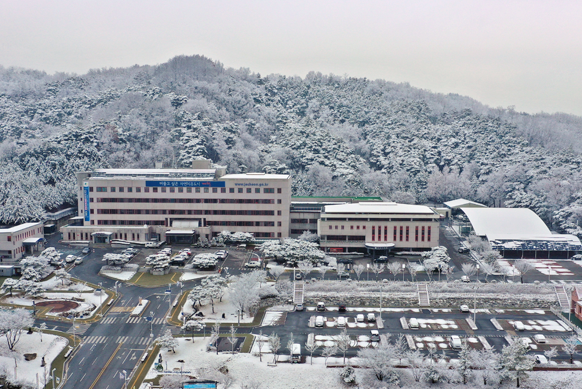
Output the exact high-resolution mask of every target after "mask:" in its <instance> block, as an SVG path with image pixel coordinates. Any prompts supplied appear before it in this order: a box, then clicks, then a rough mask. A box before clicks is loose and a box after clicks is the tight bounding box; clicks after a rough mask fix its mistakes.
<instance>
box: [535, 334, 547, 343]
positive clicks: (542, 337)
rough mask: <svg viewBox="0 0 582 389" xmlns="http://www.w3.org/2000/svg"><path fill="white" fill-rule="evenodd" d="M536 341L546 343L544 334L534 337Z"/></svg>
mask: <svg viewBox="0 0 582 389" xmlns="http://www.w3.org/2000/svg"><path fill="white" fill-rule="evenodd" d="M534 340H535V341H536V342H538V343H546V337H545V336H543V335H542V334H537V335H534Z"/></svg>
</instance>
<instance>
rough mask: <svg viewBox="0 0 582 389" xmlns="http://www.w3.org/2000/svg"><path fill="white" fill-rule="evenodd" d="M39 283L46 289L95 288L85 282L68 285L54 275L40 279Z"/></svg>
mask: <svg viewBox="0 0 582 389" xmlns="http://www.w3.org/2000/svg"><path fill="white" fill-rule="evenodd" d="M39 284H40V285H41V286H42V288H43V289H45V290H72V291H75V292H87V291H90V290H93V288H91V287H90V286H88V285H86V284H83V283H72V284H70V285H67V284H66V282H65V283H64V284H63V282H62V281H61V280H59V279H58V278H57V277H52V278H51V279H48V280H45V281H40V282H39Z"/></svg>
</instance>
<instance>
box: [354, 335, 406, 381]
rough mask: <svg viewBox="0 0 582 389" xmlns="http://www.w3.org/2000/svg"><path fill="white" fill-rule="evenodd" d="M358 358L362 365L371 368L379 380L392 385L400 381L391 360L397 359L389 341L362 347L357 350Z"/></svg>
mask: <svg viewBox="0 0 582 389" xmlns="http://www.w3.org/2000/svg"><path fill="white" fill-rule="evenodd" d="M358 358H359V359H360V360H361V361H362V365H363V366H365V367H367V368H369V369H371V370H372V371H373V372H374V375H375V376H376V378H377V379H378V380H379V381H384V382H387V383H390V384H393V385H398V384H399V383H400V377H399V375H398V373H397V372H396V370H395V368H394V366H393V365H392V361H393V360H394V359H397V355H396V352H395V348H394V346H393V345H392V344H391V343H390V342H388V341H387V342H380V343H379V344H378V347H372V348H364V349H361V350H359V351H358Z"/></svg>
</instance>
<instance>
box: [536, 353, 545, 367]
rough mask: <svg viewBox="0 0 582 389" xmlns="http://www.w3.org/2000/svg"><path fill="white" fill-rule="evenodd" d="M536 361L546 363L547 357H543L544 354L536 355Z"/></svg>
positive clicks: (541, 363)
mask: <svg viewBox="0 0 582 389" xmlns="http://www.w3.org/2000/svg"><path fill="white" fill-rule="evenodd" d="M536 363H538V364H540V365H546V364H547V363H548V358H546V357H545V355H540V354H538V355H536Z"/></svg>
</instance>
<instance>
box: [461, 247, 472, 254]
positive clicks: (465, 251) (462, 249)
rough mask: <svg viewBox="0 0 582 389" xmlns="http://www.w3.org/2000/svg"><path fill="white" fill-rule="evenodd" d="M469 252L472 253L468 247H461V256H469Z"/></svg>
mask: <svg viewBox="0 0 582 389" xmlns="http://www.w3.org/2000/svg"><path fill="white" fill-rule="evenodd" d="M469 251H471V250H469V249H468V248H467V247H462V246H461V247H459V253H460V254H467V253H468V252H469Z"/></svg>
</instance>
